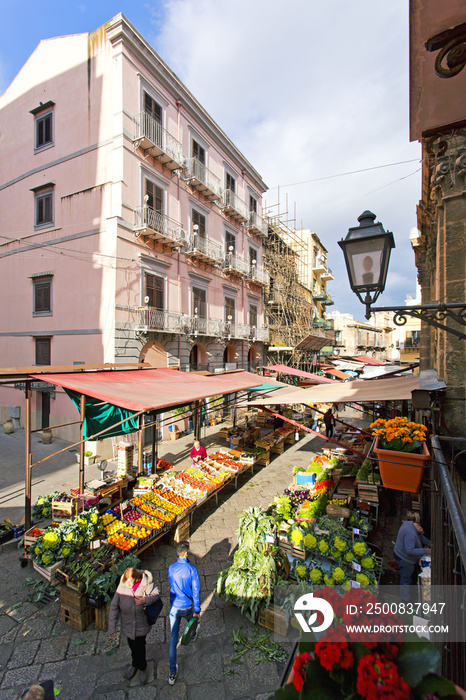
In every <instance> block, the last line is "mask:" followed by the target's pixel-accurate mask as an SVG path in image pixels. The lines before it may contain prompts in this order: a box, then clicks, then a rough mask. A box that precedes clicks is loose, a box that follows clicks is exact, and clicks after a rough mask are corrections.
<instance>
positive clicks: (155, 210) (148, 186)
mask: <svg viewBox="0 0 466 700" xmlns="http://www.w3.org/2000/svg"><path fill="white" fill-rule="evenodd" d="M144 203H145V205H146V206H145V207H144V223H145V224H147V226H148V227H149V228H151V229H153V230H154V231H163V190H162V188H161V187H158V186H157V185H156V184H155V183H154V182H152V180H148V179H147V178H145V181H144Z"/></svg>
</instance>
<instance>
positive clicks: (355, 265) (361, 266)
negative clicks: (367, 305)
mask: <svg viewBox="0 0 466 700" xmlns="http://www.w3.org/2000/svg"><path fill="white" fill-rule="evenodd" d="M384 243H385V239H384V238H366V239H359V240H355V241H348V242H347V243H346V251H345V252H346V255H347V256H348V265H349V270H350V274H351V280H352V283H353V287H363V288H365V287H377V286H378V285H380V284H383V280H382V279H381V277H382V272H383V266H382V261H383V253H384Z"/></svg>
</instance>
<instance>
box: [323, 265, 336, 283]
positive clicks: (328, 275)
mask: <svg viewBox="0 0 466 700" xmlns="http://www.w3.org/2000/svg"><path fill="white" fill-rule="evenodd" d="M320 279H321V280H322V282H328V281H329V280H333V279H335V278H334V276H333V274H332V271H331V269H330V268H329V267H328V268H327V269H326V270H324V271H323V272H322V273H321V275H320Z"/></svg>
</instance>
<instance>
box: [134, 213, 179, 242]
mask: <svg viewBox="0 0 466 700" xmlns="http://www.w3.org/2000/svg"><path fill="white" fill-rule="evenodd" d="M134 234H135V236H141V235H143V236H149V237H150V238H153V239H154V240H157V241H161V242H162V243H164V245H169V246H172V247H177V246H187V245H188V243H189V240H188V234H187V232H186V231H185V230H184V229H183V227H182V226H181V224H180V223H179V222H177V221H173V220H172V219H169V218H168V216H165V215H164V214H160V212H158V211H155V209H151V208H150V207H148V206H147V205H146V204H145V205H144V206H142V207H136V209H135V210H134Z"/></svg>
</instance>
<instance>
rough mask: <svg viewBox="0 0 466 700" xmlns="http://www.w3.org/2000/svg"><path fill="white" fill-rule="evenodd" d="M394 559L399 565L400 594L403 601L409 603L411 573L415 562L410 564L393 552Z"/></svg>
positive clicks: (411, 581)
mask: <svg viewBox="0 0 466 700" xmlns="http://www.w3.org/2000/svg"><path fill="white" fill-rule="evenodd" d="M395 561H396V562H398V566H399V567H400V596H401V600H402V601H403V603H409V601H410V593H411V591H410V588H409V586H412V584H413V574H414V567H415V564H411V563H410V562H409V561H405V560H404V559H401V558H400V557H398V556H397V555H396V554H395Z"/></svg>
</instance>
